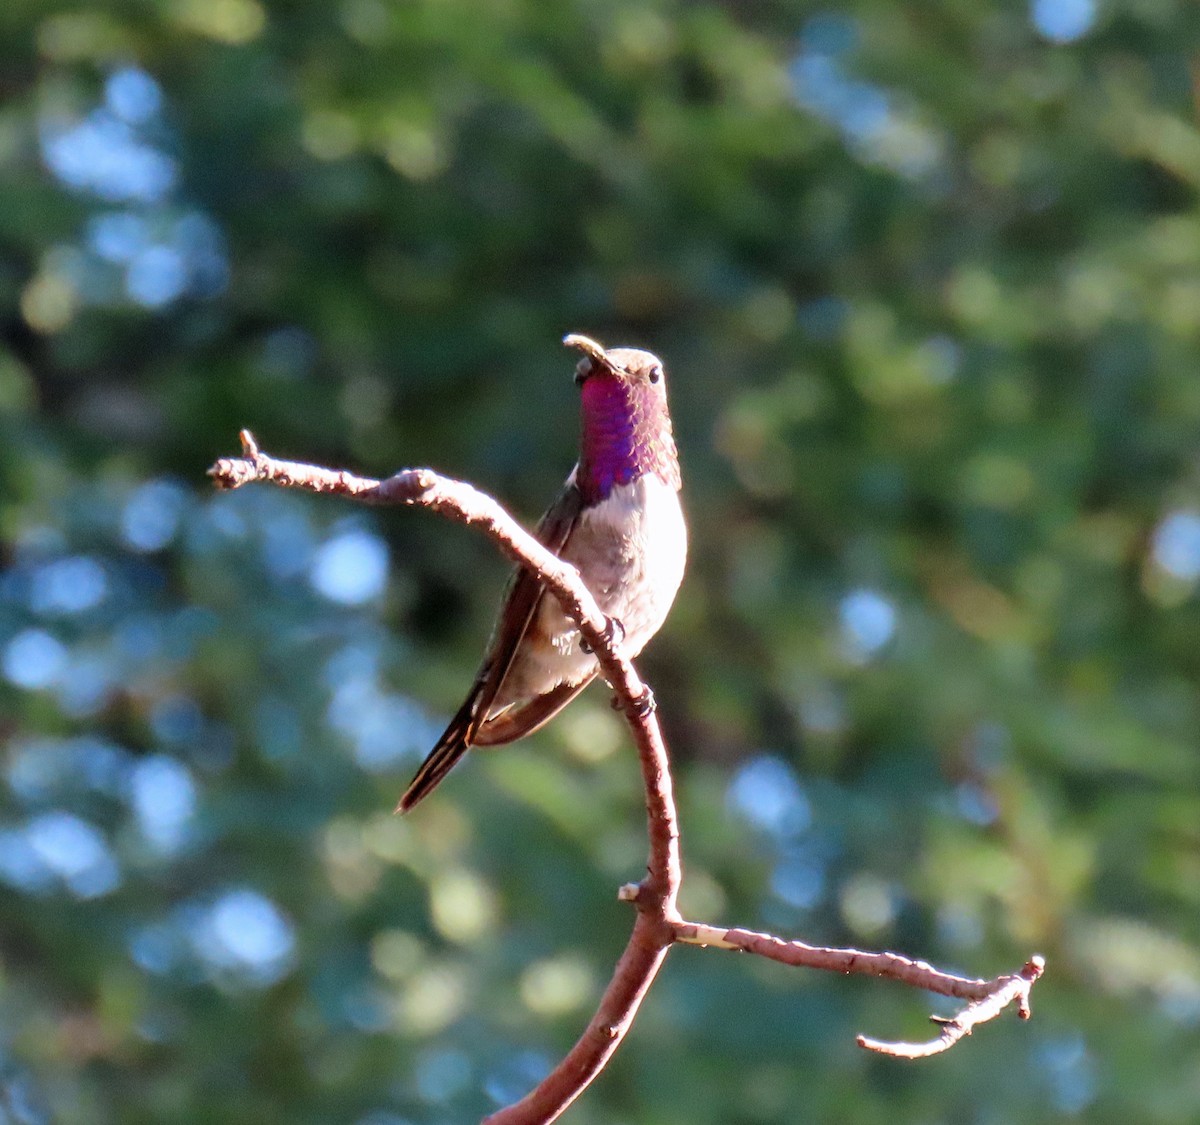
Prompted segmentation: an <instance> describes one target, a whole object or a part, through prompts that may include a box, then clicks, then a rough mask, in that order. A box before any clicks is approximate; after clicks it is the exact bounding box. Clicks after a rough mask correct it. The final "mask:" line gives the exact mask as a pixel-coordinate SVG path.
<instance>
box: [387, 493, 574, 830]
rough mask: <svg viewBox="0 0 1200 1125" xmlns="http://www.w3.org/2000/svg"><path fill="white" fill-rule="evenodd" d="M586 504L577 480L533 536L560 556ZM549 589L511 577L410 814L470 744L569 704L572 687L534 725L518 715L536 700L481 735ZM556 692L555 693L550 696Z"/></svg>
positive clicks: (408, 793)
mask: <svg viewBox="0 0 1200 1125" xmlns="http://www.w3.org/2000/svg"><path fill="white" fill-rule="evenodd" d="M582 508H583V498H582V497H581V496H580V494H579V490H578V489H577V488H576V487H575V484H574V481H573V480H572V481H571V482H570V483H568V484H567V486H566V488H564V489H563V491H562V492H561V493H559V495H558V498H557V499H556V500H555V501H554V503H553V504H551V505H550V507H549V508H548V509H547V511H546V514H545V515H544V516H542V518H541V520H540V521H539V522H538V525H537V527H536V529H535V530H534V536H535V537H536V538H537V540H538V541H539V542H540V543H541V544H542V545H543V546H544V547H546V548H548V549H549V550H551V551H553V552H554V553H555V554H556V555H557V554H561V553H562V550H563V547H565V546H566V542H567V539H568V538H569V537H570V534H571V531H572V529H573V528H574V527H575V522H576V520H578V519H579V513H580V511H581V509H582ZM545 592H546V591H545V587H544V586H543V585H542V584H541V582H539V581H538V580H537V578H536V577H535V576H534V575H533V574H532V573H531V572H530V571H528V570H526V569H525V567H519V568H518V569H517V571H516V573H515V574H514V575H513V577H512V579H511V580H510V581H509V587H508V592H507V593H506V594H505V598H504V604H503V608H502V609H501V610H500V618H499V620H498V621H497V622H496V628H495V630H494V632H493V633H492V640H491V643H490V644H489V646H488V654H487V658H486V659H485V660H484V662H483V667H482V668H480V669H479V674H478V675H477V676H476V677H475V683H474V684H473V685H472V687H471V690H470V692H468V694H467V698H466V700H464V702H463V705H462V706H461V707H460V708H459V709H458V712H457V713H456V714H455V716H454V718H453V719H451V720H450V725H449V726H448V727H446V730H445V731H444V732H443V734H442V737H441V738H439V739H438V741H437V745H436V746H434V748H433V749H432V750H431V751H430V752H429V756H428V757H427V758H426V759H425V761H424V762H422V763H421V768H420V769H419V770H417V772H416V775H415V776H414V777H413V779H412V781H411V782H410V783H409V786H408V788H407V789H406V790H405V791H404V796H402V797H401V798H400V804H399V806H398V807H397V811H398V812H407V811H408V810H409V809H411V808H412V807H413V805H415V804H417V802H418V801H420V800H421V799H422V798H424V797H427V796H428V795H429V794H430V793H432V792H433V790H434V789H435V788H436V787H437V785H438V783H439V782H440V781H441V780H442V778H443V777H445V776H446V774H448V773H449V772H450V770H451V769H453V768H454V765H455V763H456V762H457V761H458V760H459V758H461V757H462V756H463V755H464V754H465V753H466V752H467V749H468V747H470V746H471V745H473V744H475V743H479V744H480V745H486V746H496V745H499V744H500V743H503V742H511V741H513V739H516V738H519V737H521V735H522V734H527V733H528V732H529V731H530V730H533V729H534V727H536V726H541V724H542V723H544V722H545V721H546V720H547V719H549V718H550V716H551V715H553V714H554V712H555V711H557V710H558V707H561V706H562V705H563V704H565V703H566V702H567V699H570V698H571V695H574V694H575V693H574V691H572V692H571V693H570V695H568V696H567V697H566V698H565V699H563V700H562V701H561V702H560V703H559V704H558V706H556V707H554V708H552V709H551V710H549V711H547V712H546V713H545V714H544V715H542V716H541V718H539V719H537V721H536V722H535V723H534V726H533V727H528V728H523V727H519V726H518V725H517V722H516V719H517V715H518V714H519V713H521V712H524V711H527V710H528V709H529V708H530V706H531V704H532V703H536V702H537V701H536V700H533V701H531V703H530V704H522V705H521V706H520V707H519V708H516V709H515V713H514V712H508V713H506V714H505V715H504V716H502V717H501V716H498V717H497V719H496V720H495V722H496V724H498V725H497V726H495V727H494V729H493V731H492V732H491V734H490V736H489V737H487V738H480V737H479V733H480V728H481V727H482V726H483V724H484V723H485V721H486V720H487V713H488V709H489V708H490V707H491V705H492V701H493V700H494V699H495V698H496V694H497V692H499V690H500V688H501V686H502V685H503V684H504V679H505V677H506V676H507V675H508V673H509V670H510V669H511V668H512V663H513V659H514V658H515V656H516V654H517V648H518V647H519V645H520V643H521V641H522V640H523V639H524V637H525V634H526V632H527V631H528V629H529V623H530V622H531V621H532V620H533V616H534V614H535V613H536V612H537V608H538V606H539V605H540V604H541V600H542V598H543V597H544V596H545ZM555 694H557V693H556V692H551V693H550V695H551V696H554V695H555ZM490 725H491V724H489V726H490ZM505 734H506V735H507V736H506V737H505V736H504V735H505ZM497 735H500V737H497Z"/></svg>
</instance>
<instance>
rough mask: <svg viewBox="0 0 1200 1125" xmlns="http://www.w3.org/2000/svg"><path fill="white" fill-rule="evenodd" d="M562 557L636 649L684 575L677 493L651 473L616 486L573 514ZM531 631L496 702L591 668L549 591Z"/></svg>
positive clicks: (573, 679)
mask: <svg viewBox="0 0 1200 1125" xmlns="http://www.w3.org/2000/svg"><path fill="white" fill-rule="evenodd" d="M562 556H563V558H564V559H566V560H567V561H568V562H570V563H572V564H574V565H575V566H576V567H577V568H578V569H579V572H580V574H581V575H582V576H583V580H584V582H585V583H586V584H587V587H588V589H589V590H591V592H592V594H593V596H594V597H595V599H596V601H597V603H598V604H599V606H600V608H601V609H602V610H603V611H604V613H605V614H607V615H608V616H609V617H614V618H616V619H617V620H618V621H620V622H621V624H622V626H623V627H624V629H625V639H624V644H623V647H624V649H625V652H626V653H627V654H628V655H630V656H636V655H637V654H638V653H639V652H641V651H642V648H643V646H644V645H645V644H646V642H647V641H649V640H650V638H651V637H652V636H654V634H655V633H657V632H658V630H659V628H660V627H661V626H662V623H663V622H664V621H665V620H666V617H667V612H668V611H669V610H670V608H671V603H672V602H673V601H674V600H675V594H676V592H677V591H678V589H679V584H680V582H682V580H683V568H684V563H685V561H686V559H687V526H686V524H685V523H684V520H683V509H682V508H681V507H680V504H679V494H678V493H677V492H676V491H675V490H674V489H673V488H671V487H670V486H669V485H666V484H664V483H663V482H662V481H661V480H659V479H658V477H657V476H655V475H654V474H653V473H648V474H647V475H645V476H643V477H639V478H638V479H637V480H636V481H634V482H633V483H631V484H627V485H619V486H617V487H616V488H614V489H613V490H612V492H611V493H610V494H609V496H608V497H607V499H605V500H602V501H601V502H600V503H599V504H596V505H595V506H593V507H591V508H587V509H585V510H584V511H583V512H582V513H581V514H580V517H579V522H578V523H577V524H576V526H575V529H574V530H573V531H572V533H571V537H570V540H569V541H568V543H567V545H566V549H565V550H564V551H563V553H562ZM530 632H531V634H533V635H534V636H536V637H537V638H538V640H537V642H534V643H527V644H525V645H522V648H521V652H520V655H519V657H518V659H517V661H516V662H515V663H514V666H513V668H512V669H511V671H510V673H509V676H508V678H507V680H506V682H505V685H504V689H503V691H502V693H501V695H502V698H501V699H499V700H498V701H497V703H498V705H499V706H504V705H506V704H508V703H511V702H513V701H515V700H516V699H520V698H529V697H530V696H533V695H536V694H540V693H541V692H544V691H548V690H550V689H551V688H552V687H554V686H555V685H557V684H560V683H573V684H575V683H581V682H583V681H584V680H586V679H588V678H589V677H590V676H592V675H594V674H595V671H596V658H595V657H594V656H592V655H591V654H590V653H587V652H584V651H583V649H582V648H581V647H580V643H579V642H580V636H579V630H578V629H576V628H575V626H574V624H573V623H572V622H571V621H570V620H569V619H568V618H567V617H566V616H565V615H564V614H563V612H562V610H561V609H560V608H559V605H558V602H557V601H556V600H555V599H554V598H553V597H551V596H549V595H547V596H546V597H545V598H543V599H542V604H541V606H540V608H539V610H538V617H537V621H536V622H534V623H533V624H532V626H531V630H530ZM534 636H530V637H529V638H528V639H529V641H531V642H533V640H534Z"/></svg>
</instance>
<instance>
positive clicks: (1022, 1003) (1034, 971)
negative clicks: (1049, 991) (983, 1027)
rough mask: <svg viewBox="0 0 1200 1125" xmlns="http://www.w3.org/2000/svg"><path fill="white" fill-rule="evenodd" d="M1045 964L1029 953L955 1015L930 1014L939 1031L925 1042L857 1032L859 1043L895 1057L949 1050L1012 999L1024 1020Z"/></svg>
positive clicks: (905, 1057)
mask: <svg viewBox="0 0 1200 1125" xmlns="http://www.w3.org/2000/svg"><path fill="white" fill-rule="evenodd" d="M1045 968H1046V962H1045V960H1044V959H1043V958H1041V957H1031V958H1030V959H1029V960H1028V961H1026V962H1025V964H1024V965H1023V966H1022V967H1021V971H1020V972H1018V973H1013V974H1012V975H1011V976H1005V977H997V978H996V980H994V981H992V982H990V992H989V993H988V995H986V996H982V997H980V998H979V999H978V1000H976V1001H975V1002H974V1003H973V1004H968V1005H967V1006H966V1007H965V1008H964V1009H963V1010H962V1011H961V1012H959V1013H958V1015H957V1016H955V1017H954V1019H951V1020H947V1019H942V1018H941V1017H940V1016H931V1017H930V1019H932V1020H933V1022H934V1023H938V1024H941V1026H942V1033H941V1035H939V1036H938V1037H937V1038H936V1039H931V1040H930V1041H929V1042H927V1043H887V1042H885V1041H884V1040H882V1039H868V1038H867V1036H865V1035H860V1036H859V1037H858V1040H857V1042H858V1045H859V1046H860V1047H865V1048H866V1049H867V1050H868V1051H876V1052H878V1053H879V1054H881V1055H891V1056H892V1057H893V1058H897V1059H927V1058H929V1056H930V1055H939V1054H941V1053H942V1052H943V1051H948V1050H949V1049H950V1048H951V1047H953V1046H954V1044H955V1043H957V1042H958V1041H959V1040H960V1039H965V1038H966V1037H967V1036H968V1035H970V1034H971V1032H972V1031H974V1030H975V1028H976V1026H977V1025H978V1024H981V1023H986V1022H987V1021H988V1020H992V1019H995V1018H996V1017H997V1016H998V1015H999V1014H1000V1013H1001V1012H1003V1011H1004V1009H1005V1008H1007V1007H1008V1006H1009V1005H1010V1004H1013V1003H1015V1004H1016V1005H1017V1015H1019V1016H1020V1017H1021V1019H1023V1020H1027V1019H1029V1017H1030V1016H1031V1015H1032V1014H1033V1012H1032V1010H1031V1009H1030V1007H1029V993H1030V990H1031V989H1032V988H1033V985H1034V982H1035V981H1036V980H1037V979H1038V978H1039V977H1040V976H1041V975H1042V973H1043V972H1044V971H1045Z"/></svg>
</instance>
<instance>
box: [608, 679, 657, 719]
mask: <svg viewBox="0 0 1200 1125" xmlns="http://www.w3.org/2000/svg"><path fill="white" fill-rule="evenodd" d="M624 706H625V705H624V703H622V702H621V699H620V697H619V696H616V695H614V696H613V697H612V709H613V710H614V711H620V710H621V709H622V708H623V707H624ZM657 710H658V701H657V700H656V699H655V698H654V692H652V691H651V690H650V685H649V684H642V690H641V693H640V694H639V695H637V696H635V697H634V700H633V713H634V715H635V716H637V718H639V719H644V718H645V717H646V716H647V715H653V714H654V712H655V711H657Z"/></svg>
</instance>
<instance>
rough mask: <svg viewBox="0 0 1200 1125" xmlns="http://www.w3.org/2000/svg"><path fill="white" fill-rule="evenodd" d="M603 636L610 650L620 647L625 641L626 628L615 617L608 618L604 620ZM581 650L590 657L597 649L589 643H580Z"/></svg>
mask: <svg viewBox="0 0 1200 1125" xmlns="http://www.w3.org/2000/svg"><path fill="white" fill-rule="evenodd" d="M601 636H603V637H604V643H605V644H606V645H608V647H609V648H612V647H613V646H614V645H619V644H620V643H621V642H622V641H623V640H624V639H625V626H624V625H622V624H621V622H620V621H618V620H617V619H616V618H615V617H606V618H605V619H604V632H603V633H602V634H601ZM579 648H580V650H581V651H583V652H586V653H587V654H588V655H589V656H591V655H592V653H593V652H595V649H593V648H592V646H591V645H590V644H588V643H587V641H580V642H579Z"/></svg>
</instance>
